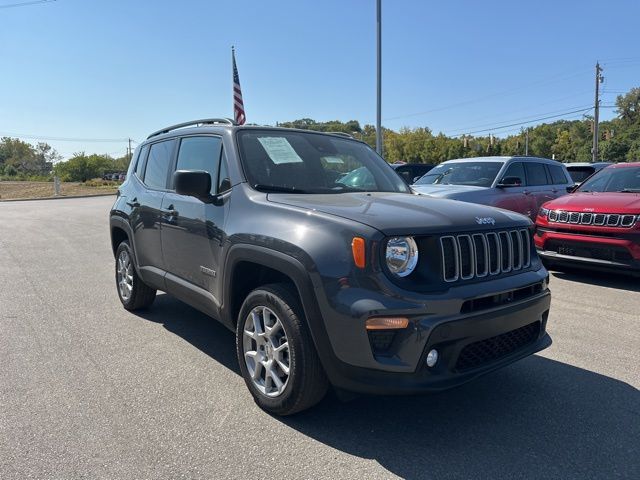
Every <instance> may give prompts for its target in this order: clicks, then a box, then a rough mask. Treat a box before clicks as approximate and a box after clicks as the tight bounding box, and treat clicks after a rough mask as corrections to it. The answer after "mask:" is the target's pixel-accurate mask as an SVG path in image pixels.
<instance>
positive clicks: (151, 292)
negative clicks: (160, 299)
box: [115, 240, 156, 311]
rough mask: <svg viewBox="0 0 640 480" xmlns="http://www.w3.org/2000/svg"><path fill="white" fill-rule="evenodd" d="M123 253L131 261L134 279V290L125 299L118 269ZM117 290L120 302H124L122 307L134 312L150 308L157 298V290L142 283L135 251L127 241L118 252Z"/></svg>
mask: <svg viewBox="0 0 640 480" xmlns="http://www.w3.org/2000/svg"><path fill="white" fill-rule="evenodd" d="M122 252H126V254H127V255H128V257H129V259H130V261H131V270H130V276H131V277H132V280H131V282H132V288H131V294H130V295H129V296H128V297H127V298H125V297H123V294H122V292H121V289H120V286H119V278H118V267H119V263H118V261H119V259H120V257H121V254H122ZM115 263H116V290H117V292H118V298H119V299H120V302H122V306H123V307H124V308H125V309H127V310H130V311H134V310H142V309H144V308H147V307H148V306H150V305H151V304H152V303H153V301H154V300H155V298H156V289H155V288H151V287H150V286H148V285H147V284H146V283H144V282H143V281H142V279H141V278H140V277H139V276H138V272H137V271H136V269H135V257H134V256H133V250H132V249H131V247H130V246H129V242H127V241H126V240H124V241H122V242H121V243H120V245H118V249H117V250H116V262H115Z"/></svg>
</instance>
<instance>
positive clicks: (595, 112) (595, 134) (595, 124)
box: [591, 62, 604, 163]
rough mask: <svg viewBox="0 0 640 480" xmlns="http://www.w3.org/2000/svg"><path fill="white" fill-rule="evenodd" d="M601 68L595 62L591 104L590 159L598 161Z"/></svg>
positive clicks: (602, 78)
mask: <svg viewBox="0 0 640 480" xmlns="http://www.w3.org/2000/svg"><path fill="white" fill-rule="evenodd" d="M603 80H604V77H603V76H602V68H601V67H600V63H599V62H596V100H595V103H594V105H593V148H592V149H591V153H592V161H593V162H594V163H595V162H597V161H598V118H599V116H600V84H601V83H602V82H603Z"/></svg>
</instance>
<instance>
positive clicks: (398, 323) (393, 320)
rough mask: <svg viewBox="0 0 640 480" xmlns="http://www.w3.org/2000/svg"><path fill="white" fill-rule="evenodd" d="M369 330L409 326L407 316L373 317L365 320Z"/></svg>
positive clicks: (396, 328) (395, 328)
mask: <svg viewBox="0 0 640 480" xmlns="http://www.w3.org/2000/svg"><path fill="white" fill-rule="evenodd" d="M365 325H366V329H367V330H398V329H400V328H407V327H408V326H409V319H408V318H406V317H372V318H368V319H367V321H366V322H365Z"/></svg>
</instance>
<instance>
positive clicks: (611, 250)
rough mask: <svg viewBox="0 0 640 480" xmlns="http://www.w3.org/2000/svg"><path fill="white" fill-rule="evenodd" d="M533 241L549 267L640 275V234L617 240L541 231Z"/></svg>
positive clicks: (537, 232) (538, 230)
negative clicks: (551, 265)
mask: <svg viewBox="0 0 640 480" xmlns="http://www.w3.org/2000/svg"><path fill="white" fill-rule="evenodd" d="M534 239H535V245H536V250H537V252H538V255H539V256H540V257H541V258H542V259H543V260H545V261H546V262H547V263H548V264H563V265H568V266H573V267H578V268H588V269H592V270H608V271H611V270H615V271H618V272H630V273H640V241H639V240H640V239H639V238H638V235H637V234H629V235H628V237H627V238H625V237H615V238H614V237H605V236H590V235H587V234H583V235H581V234H578V233H571V234H569V233H563V232H554V231H552V230H547V229H543V228H538V229H537V231H536V234H535V236H534Z"/></svg>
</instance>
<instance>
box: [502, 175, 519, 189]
mask: <svg viewBox="0 0 640 480" xmlns="http://www.w3.org/2000/svg"><path fill="white" fill-rule="evenodd" d="M496 186H497V187H499V188H505V187H521V186H522V180H520V178H519V177H504V178H503V179H502V180H500V183H498V185H496Z"/></svg>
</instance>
